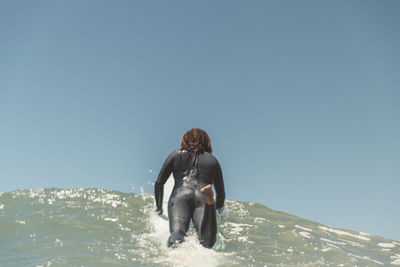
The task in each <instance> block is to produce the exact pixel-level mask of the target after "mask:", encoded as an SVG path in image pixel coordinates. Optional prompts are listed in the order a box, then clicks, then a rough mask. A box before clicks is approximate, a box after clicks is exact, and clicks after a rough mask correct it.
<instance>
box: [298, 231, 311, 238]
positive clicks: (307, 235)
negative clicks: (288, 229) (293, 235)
mask: <svg viewBox="0 0 400 267" xmlns="http://www.w3.org/2000/svg"><path fill="white" fill-rule="evenodd" d="M299 235H301V236H303V237H305V238H311V234H310V233H309V232H300V233H299Z"/></svg>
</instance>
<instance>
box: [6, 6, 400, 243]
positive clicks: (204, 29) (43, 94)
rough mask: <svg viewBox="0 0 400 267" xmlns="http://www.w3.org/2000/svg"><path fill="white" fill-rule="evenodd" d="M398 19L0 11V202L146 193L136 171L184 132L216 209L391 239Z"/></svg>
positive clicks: (391, 14)
mask: <svg viewBox="0 0 400 267" xmlns="http://www.w3.org/2000/svg"><path fill="white" fill-rule="evenodd" d="M399 13H400V2H398V1H319V0H318V1H231V0H229V1H98V0H96V1H89V0H87V1H69V0H68V1H50V0H49V1H1V2H0V191H2V192H6V191H13V190H16V189H22V188H25V189H28V188H37V187H61V188H71V187H98V188H105V189H115V190H120V191H123V192H132V191H133V189H132V185H134V186H135V187H136V188H137V187H138V186H144V187H145V189H146V191H148V192H151V191H152V187H151V185H149V181H154V179H155V176H156V175H155V174H152V173H149V171H150V170H154V171H155V172H156V174H157V173H158V171H159V169H160V167H161V165H162V163H163V161H164V159H165V157H166V156H167V155H168V154H169V153H170V152H171V151H172V150H173V149H175V148H177V147H178V146H179V142H180V137H181V136H182V134H183V133H184V132H185V131H186V130H189V129H190V128H193V127H198V128H203V129H205V130H206V131H207V132H208V133H209V135H210V137H211V138H212V142H213V149H214V154H215V156H216V157H217V158H218V159H219V161H220V163H221V166H222V168H223V173H224V178H225V184H226V191H227V197H228V198H229V199H233V200H245V201H256V202H259V203H262V204H265V205H266V206H268V207H270V208H272V209H275V210H280V211H284V212H287V213H290V214H294V215H297V216H300V217H303V218H307V219H311V220H314V221H317V222H321V223H324V224H328V225H331V226H334V227H342V228H346V229H353V230H357V231H362V232H368V233H371V234H376V235H381V236H384V237H388V238H392V239H395V240H400V228H399V221H400V205H399V203H400V191H399V189H400V138H399V136H400V89H399V88H400V49H399V47H400V31H399V29H400V16H399ZM135 190H136V189H135Z"/></svg>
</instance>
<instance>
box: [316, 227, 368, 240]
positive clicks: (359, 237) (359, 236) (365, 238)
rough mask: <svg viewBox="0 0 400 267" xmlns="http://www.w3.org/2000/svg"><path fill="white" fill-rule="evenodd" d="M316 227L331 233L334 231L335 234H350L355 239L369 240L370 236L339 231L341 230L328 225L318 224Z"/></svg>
mask: <svg viewBox="0 0 400 267" xmlns="http://www.w3.org/2000/svg"><path fill="white" fill-rule="evenodd" d="M318 227H319V228H320V229H321V230H324V231H328V232H331V233H335V234H338V235H346V236H350V237H353V238H357V239H360V240H365V241H370V240H371V239H370V238H368V237H365V236H361V235H354V234H351V233H349V232H345V231H341V230H337V229H333V228H329V227H325V226H318Z"/></svg>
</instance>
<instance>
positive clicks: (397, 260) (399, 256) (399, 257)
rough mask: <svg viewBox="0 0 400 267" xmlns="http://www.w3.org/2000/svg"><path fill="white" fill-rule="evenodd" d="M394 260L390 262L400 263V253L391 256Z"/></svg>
mask: <svg viewBox="0 0 400 267" xmlns="http://www.w3.org/2000/svg"><path fill="white" fill-rule="evenodd" d="M390 259H391V260H392V261H391V262H390V263H391V264H393V265H400V254H394V256H390Z"/></svg>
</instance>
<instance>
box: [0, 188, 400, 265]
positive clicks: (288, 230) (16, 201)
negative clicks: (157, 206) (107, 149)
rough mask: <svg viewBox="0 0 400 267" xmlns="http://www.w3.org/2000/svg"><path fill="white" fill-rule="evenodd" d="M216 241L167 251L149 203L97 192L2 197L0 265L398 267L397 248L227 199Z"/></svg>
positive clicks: (164, 230) (164, 226)
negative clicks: (210, 245) (213, 243)
mask: <svg viewBox="0 0 400 267" xmlns="http://www.w3.org/2000/svg"><path fill="white" fill-rule="evenodd" d="M226 206H227V207H228V209H229V211H230V212H229V216H228V217H227V218H221V219H220V220H219V234H218V241H217V243H216V245H215V246H214V247H213V248H212V249H206V248H203V247H202V246H201V245H200V244H199V242H198V240H197V238H196V235H195V233H194V231H193V230H190V231H189V234H188V237H187V238H186V242H184V243H183V244H182V246H181V247H179V248H177V249H170V248H167V246H166V242H167V238H168V236H169V232H168V222H167V221H166V220H165V219H163V218H161V217H159V216H157V215H155V214H154V213H153V207H154V198H153V196H151V195H146V194H142V195H140V194H126V193H121V192H116V191H108V190H102V189H82V188H80V189H55V188H46V189H32V190H20V191H14V192H7V193H0V266H396V265H400V242H397V241H394V240H389V239H385V238H382V237H377V236H372V235H369V234H366V233H360V232H354V231H349V230H343V229H335V228H332V227H329V226H325V225H322V224H318V223H315V222H312V221H309V220H305V219H302V218H299V217H296V216H292V215H289V214H285V213H282V212H277V211H273V210H271V209H268V208H267V207H265V206H263V205H260V204H257V203H249V202H239V201H231V200H227V201H226Z"/></svg>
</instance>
